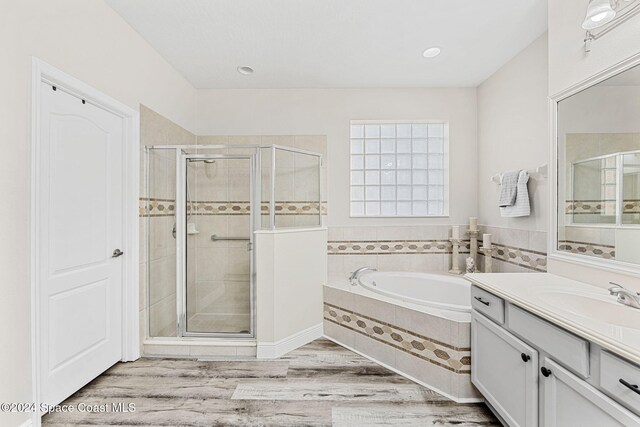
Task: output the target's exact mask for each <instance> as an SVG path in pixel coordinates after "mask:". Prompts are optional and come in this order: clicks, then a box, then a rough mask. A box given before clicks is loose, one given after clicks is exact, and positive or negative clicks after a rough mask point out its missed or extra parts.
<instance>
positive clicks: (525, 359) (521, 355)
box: [520, 353, 531, 363]
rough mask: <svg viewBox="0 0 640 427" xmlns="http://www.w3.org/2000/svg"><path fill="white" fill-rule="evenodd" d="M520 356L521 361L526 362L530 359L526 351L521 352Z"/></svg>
mask: <svg viewBox="0 0 640 427" xmlns="http://www.w3.org/2000/svg"><path fill="white" fill-rule="evenodd" d="M520 358H521V359H522V361H523V362H524V363H527V362H528V361H529V360H531V356H529V355H528V354H526V353H521V354H520Z"/></svg>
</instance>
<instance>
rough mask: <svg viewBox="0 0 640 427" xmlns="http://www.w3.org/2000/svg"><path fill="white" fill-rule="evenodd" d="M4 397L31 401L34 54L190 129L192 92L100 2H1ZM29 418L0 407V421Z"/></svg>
mask: <svg viewBox="0 0 640 427" xmlns="http://www.w3.org/2000/svg"><path fill="white" fill-rule="evenodd" d="M0 52H2V60H0V80H1V81H3V82H5V84H4V87H3V91H2V96H1V97H0V117H2V125H1V126H0V141H1V143H2V155H1V156H0V194H2V204H1V205H0V219H1V222H2V224H3V227H2V234H1V235H2V246H0V283H1V284H2V298H0V323H1V324H2V325H5V328H4V335H3V339H4V341H5V343H7V344H6V345H4V346H3V347H2V349H1V350H0V378H1V379H2V381H1V385H0V401H1V402H30V401H31V382H30V376H31V375H30V360H29V356H30V322H29V307H30V302H29V301H30V299H29V274H28V271H29V240H30V239H29V223H28V221H29V215H28V212H29V134H28V129H29V123H30V114H29V93H30V78H31V75H30V63H31V59H30V55H34V56H36V57H38V58H40V59H42V60H44V61H46V62H48V63H50V64H52V65H53V66H55V67H58V68H60V69H61V70H63V71H65V72H67V73H69V74H71V75H73V76H75V77H77V78H79V79H81V80H83V81H85V82H86V83H88V84H90V85H92V86H94V87H96V88H97V89H99V90H101V91H103V92H105V93H107V94H108V95H110V96H112V97H114V98H116V99H118V100H120V101H121V102H123V103H125V104H127V105H129V106H130V107H132V108H135V109H137V108H138V104H139V103H144V104H145V105H148V106H149V107H150V108H153V109H154V110H156V111H158V112H160V113H162V114H163V115H165V116H167V117H169V118H170V119H171V120H173V121H175V122H177V123H179V124H180V125H182V126H184V127H186V128H190V129H193V128H194V121H193V119H194V108H195V96H196V95H195V90H194V89H193V88H192V87H191V85H190V84H189V83H188V82H187V81H186V80H185V79H184V78H182V77H181V76H180V75H179V74H178V73H177V72H176V71H175V70H174V69H173V68H172V67H171V66H170V65H169V64H168V63H167V62H166V61H165V60H164V59H162V58H161V57H160V55H159V54H158V53H157V52H155V51H154V50H153V49H152V48H151V47H150V46H149V45H148V44H147V43H146V42H145V41H144V40H143V39H142V38H141V37H140V36H139V35H138V34H137V33H136V32H135V31H134V30H133V29H132V28H131V27H130V26H129V25H128V24H126V23H125V22H124V20H122V18H120V16H118V15H117V14H116V13H115V12H114V11H113V10H112V9H110V8H109V7H108V6H107V5H106V4H105V3H103V1H101V0H56V1H36V0H20V1H3V2H2V13H0ZM27 418H28V414H7V413H0V425H3V426H12V425H17V424H20V423H21V422H22V421H24V420H26V419H27Z"/></svg>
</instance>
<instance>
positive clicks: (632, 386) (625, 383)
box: [620, 378, 640, 394]
mask: <svg viewBox="0 0 640 427" xmlns="http://www.w3.org/2000/svg"><path fill="white" fill-rule="evenodd" d="M620 384H622V385H623V386H625V387H626V388H628V389H629V390H631V391H632V392H634V393H638V394H640V390H639V389H638V386H637V385H636V384H631V383H630V382H628V381H625V380H623V379H622V378H620Z"/></svg>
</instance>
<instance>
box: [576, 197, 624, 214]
mask: <svg viewBox="0 0 640 427" xmlns="http://www.w3.org/2000/svg"><path fill="white" fill-rule="evenodd" d="M615 210H616V201H615V200H567V201H566V202H565V213H566V214H570V215H600V214H602V213H603V212H615ZM625 210H626V209H625Z"/></svg>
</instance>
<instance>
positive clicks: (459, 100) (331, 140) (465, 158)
mask: <svg viewBox="0 0 640 427" xmlns="http://www.w3.org/2000/svg"><path fill="white" fill-rule="evenodd" d="M357 119H373V120H375V119H381V120H382V119H398V120H399V119H405V120H406V119H408V120H420V119H444V120H448V121H449V131H450V142H449V146H450V159H451V160H450V167H451V171H450V200H451V202H450V209H449V210H450V212H451V217H450V218H439V219H426V220H425V219H402V220H398V219H371V218H367V219H363V218H349V121H350V120H357ZM476 119H477V111H476V90H475V88H463V89H335V90H334V89H300V90H297V89H290V90H267V89H265V90H203V91H199V92H198V117H197V126H196V130H197V132H196V133H197V134H198V135H292V134H294V135H326V136H327V150H328V155H327V157H328V158H327V163H328V164H327V167H328V190H329V191H328V222H329V225H330V226H352V225H371V226H373V225H390V224H425V223H428V224H436V223H439V224H447V223H466V222H467V220H468V218H469V216H472V215H475V214H476V211H477V195H476V185H475V181H476V177H477V172H476V171H477V158H476V156H477V147H476Z"/></svg>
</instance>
